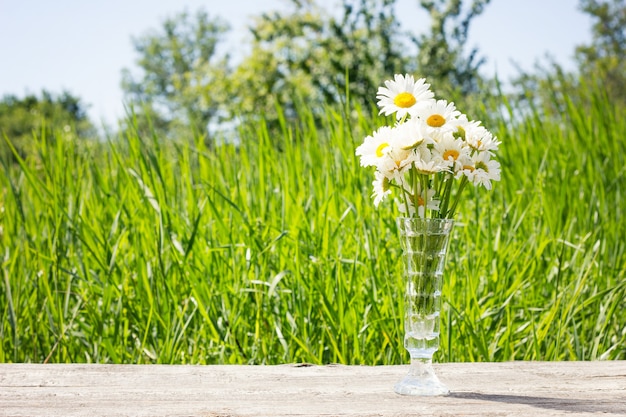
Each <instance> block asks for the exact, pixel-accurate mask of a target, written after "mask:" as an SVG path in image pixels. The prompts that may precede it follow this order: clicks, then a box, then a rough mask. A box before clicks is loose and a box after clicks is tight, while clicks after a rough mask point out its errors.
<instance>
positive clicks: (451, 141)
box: [433, 132, 470, 173]
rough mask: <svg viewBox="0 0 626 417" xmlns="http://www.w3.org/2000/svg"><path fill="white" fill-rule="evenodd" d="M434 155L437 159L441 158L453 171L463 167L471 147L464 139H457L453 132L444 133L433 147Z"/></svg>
mask: <svg viewBox="0 0 626 417" xmlns="http://www.w3.org/2000/svg"><path fill="white" fill-rule="evenodd" d="M433 155H434V158H436V159H441V162H442V163H443V164H445V165H446V166H447V167H448V168H449V169H450V170H451V171H452V172H455V173H456V172H458V171H460V170H462V169H463V164H464V162H465V161H467V160H468V158H469V156H470V155H469V148H468V147H467V146H466V145H465V142H463V140H462V139H457V138H455V137H454V135H452V133H451V132H448V134H446V135H444V136H443V138H442V139H441V140H440V141H439V142H437V143H436V144H435V146H434V148H433Z"/></svg>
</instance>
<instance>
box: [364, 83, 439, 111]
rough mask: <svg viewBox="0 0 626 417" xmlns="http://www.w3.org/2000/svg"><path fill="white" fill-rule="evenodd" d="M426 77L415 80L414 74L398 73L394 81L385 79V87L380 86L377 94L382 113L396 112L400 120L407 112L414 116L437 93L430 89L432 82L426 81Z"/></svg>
mask: <svg viewBox="0 0 626 417" xmlns="http://www.w3.org/2000/svg"><path fill="white" fill-rule="evenodd" d="M425 81H426V80H425V79H424V78H420V79H419V80H417V81H415V79H414V78H413V76H412V75H409V74H406V75H404V76H403V75H401V74H396V75H395V76H394V79H393V81H392V80H387V81H385V87H379V88H378V92H377V94H376V98H377V99H378V107H380V113H379V114H382V113H384V114H385V116H389V115H390V114H393V113H396V119H397V120H400V119H402V118H403V117H405V116H406V115H407V114H408V115H410V116H414V114H415V112H416V111H417V110H418V109H419V108H420V107H421V106H422V105H423V103H424V102H426V101H428V100H430V99H432V98H433V97H434V96H435V95H434V94H433V92H432V91H430V84H426V83H425Z"/></svg>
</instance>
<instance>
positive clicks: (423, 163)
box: [413, 148, 449, 175]
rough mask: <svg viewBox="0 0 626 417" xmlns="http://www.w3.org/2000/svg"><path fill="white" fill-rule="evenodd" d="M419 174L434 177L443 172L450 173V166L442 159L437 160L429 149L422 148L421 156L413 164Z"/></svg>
mask: <svg viewBox="0 0 626 417" xmlns="http://www.w3.org/2000/svg"><path fill="white" fill-rule="evenodd" d="M413 166H414V167H415V169H416V171H417V172H418V173H419V174H426V175H433V174H436V173H438V172H442V171H449V169H448V165H447V164H446V163H445V162H444V161H443V160H442V159H441V158H435V157H434V156H433V153H432V151H431V150H430V149H428V148H421V149H420V152H419V156H418V157H417V158H416V159H415V162H413Z"/></svg>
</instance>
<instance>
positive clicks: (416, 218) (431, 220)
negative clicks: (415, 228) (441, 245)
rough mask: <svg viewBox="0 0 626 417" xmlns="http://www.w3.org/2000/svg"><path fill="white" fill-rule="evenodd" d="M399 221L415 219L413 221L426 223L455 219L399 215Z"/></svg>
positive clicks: (445, 221)
mask: <svg viewBox="0 0 626 417" xmlns="http://www.w3.org/2000/svg"><path fill="white" fill-rule="evenodd" d="M396 220H397V221H402V222H406V221H413V222H424V223H454V219H450V218H448V219H439V218H431V217H426V218H423V217H403V216H400V217H397V218H396Z"/></svg>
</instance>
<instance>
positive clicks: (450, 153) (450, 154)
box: [443, 149, 459, 161]
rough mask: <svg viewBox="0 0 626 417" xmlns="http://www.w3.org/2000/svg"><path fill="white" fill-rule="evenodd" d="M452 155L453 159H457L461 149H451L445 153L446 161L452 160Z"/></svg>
mask: <svg viewBox="0 0 626 417" xmlns="http://www.w3.org/2000/svg"><path fill="white" fill-rule="evenodd" d="M450 157H452V159H454V160H455V161H456V160H457V158H458V157H459V151H457V150H456V149H449V150H447V151H445V152H444V153H443V159H444V160H445V161H448V160H450Z"/></svg>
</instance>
